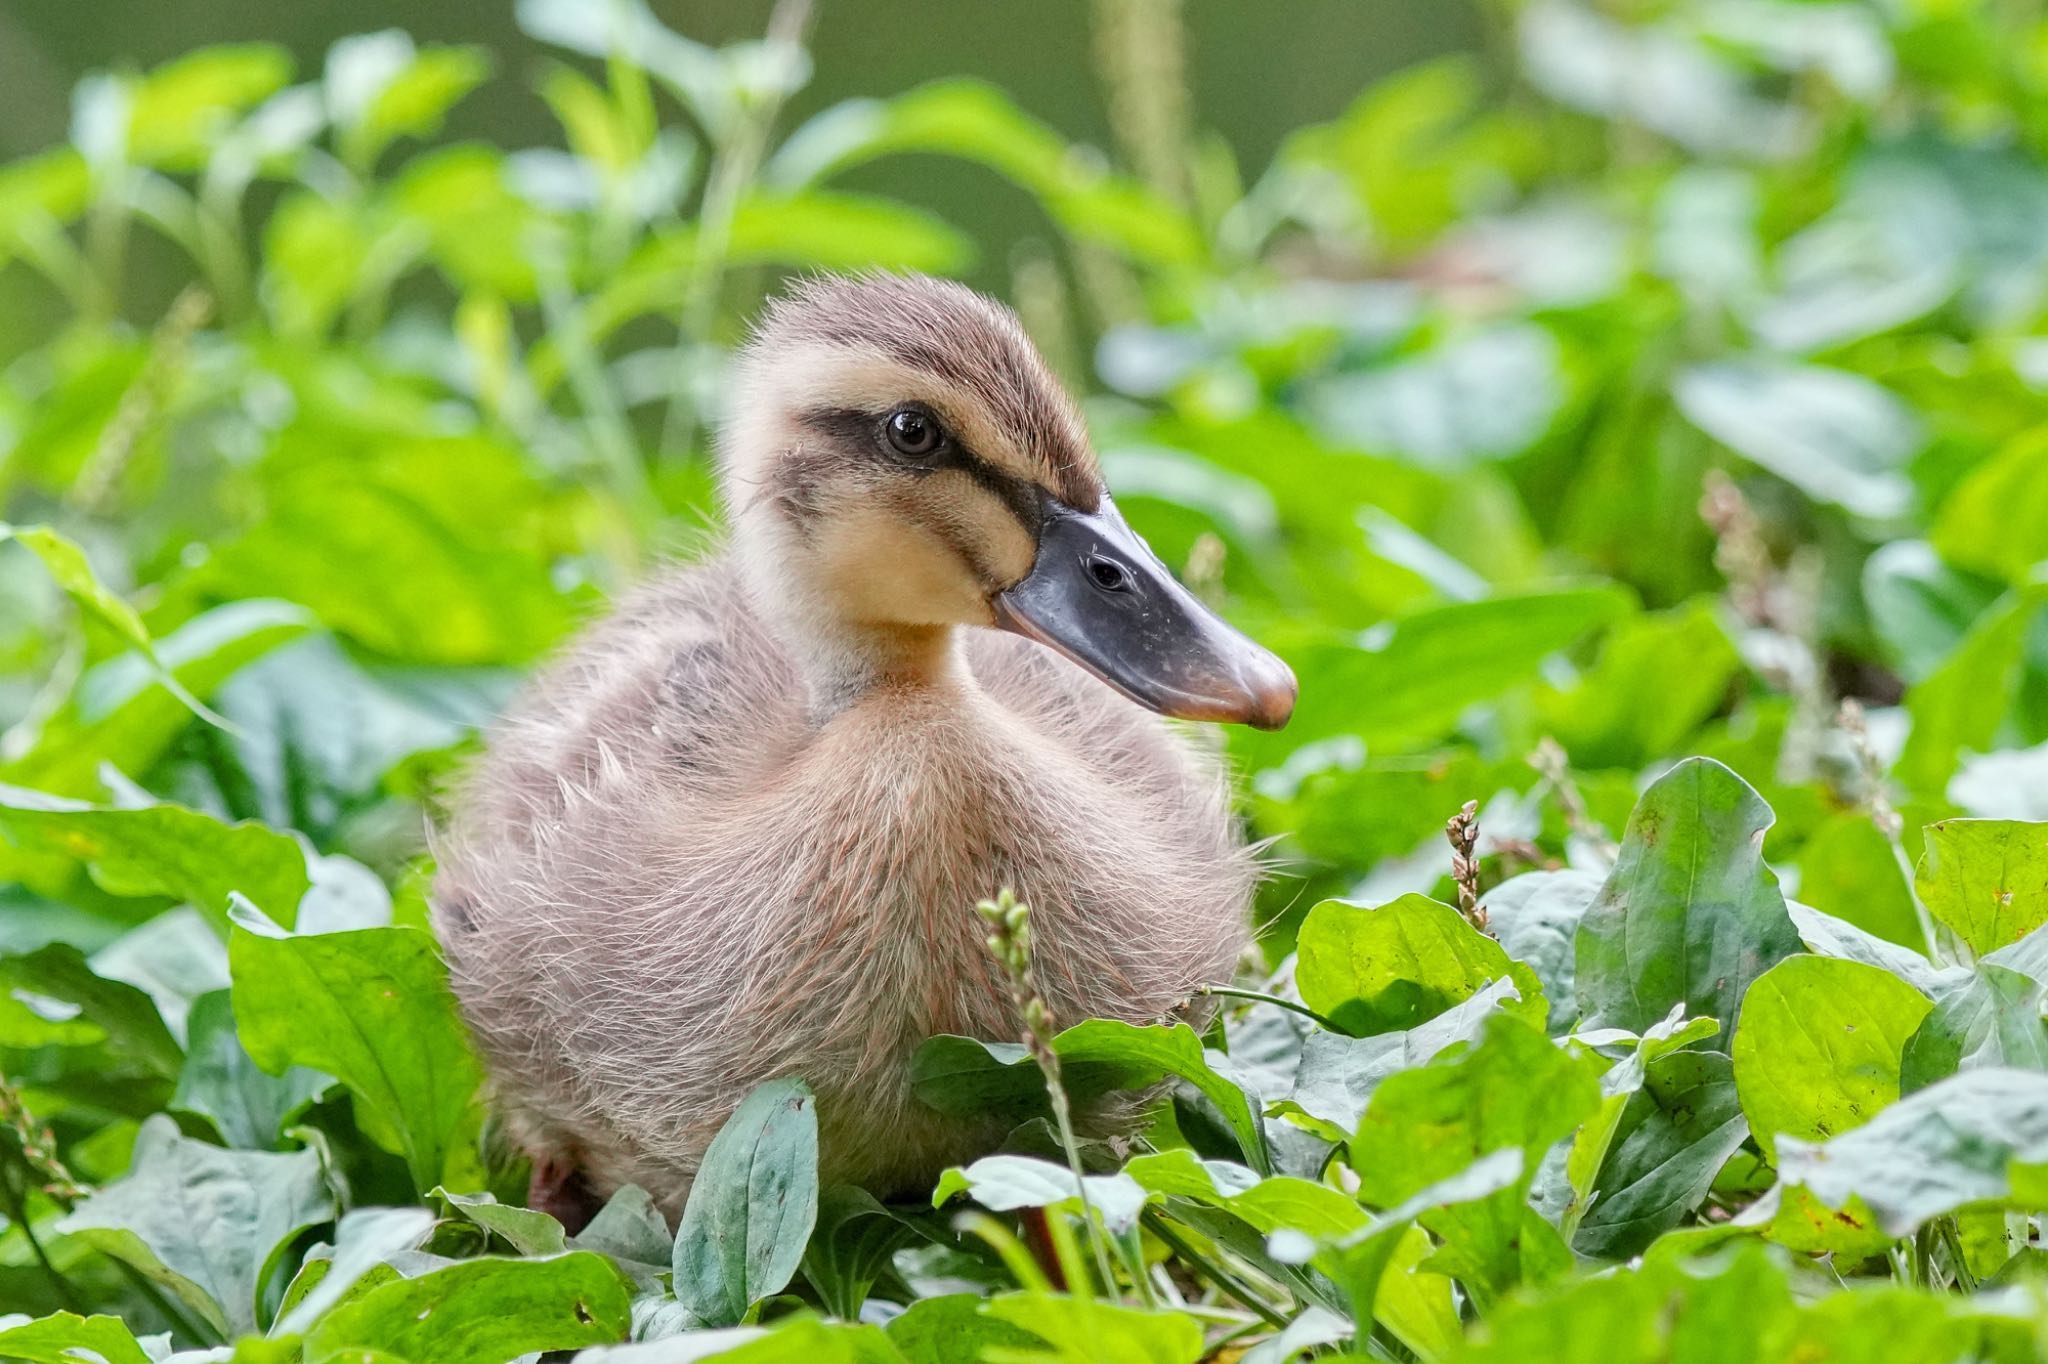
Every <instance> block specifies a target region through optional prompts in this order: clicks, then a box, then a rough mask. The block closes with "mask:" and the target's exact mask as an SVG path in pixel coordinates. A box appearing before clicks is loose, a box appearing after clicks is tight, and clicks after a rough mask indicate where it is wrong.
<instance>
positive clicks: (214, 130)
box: [128, 43, 292, 170]
mask: <svg viewBox="0 0 2048 1364" xmlns="http://www.w3.org/2000/svg"><path fill="white" fill-rule="evenodd" d="M291 74H292V59H291V54H290V53H288V52H286V51H285V49H283V48H282V47H278V46H275V45H273V44H269V43H242V44H235V45H230V46H221V47H203V48H200V49H199V50H197V51H195V52H190V53H187V54H186V55H184V56H182V57H179V58H177V59H176V60H174V61H170V62H166V63H165V64H164V65H162V66H159V67H158V68H156V70H154V71H152V72H150V73H149V74H148V75H147V76H144V77H143V78H142V79H141V80H140V81H138V82H137V83H136V85H135V88H134V91H133V93H132V95H131V97H130V102H129V106H128V154H129V156H130V157H132V158H133V159H134V160H135V162H136V163H137V164H139V165H144V166H160V167H163V168H164V169H167V170H196V169H197V168H198V167H199V166H201V165H202V164H204V162H205V159H206V156H207V153H208V152H209V151H210V150H211V149H212V148H213V147H214V146H215V145H216V144H217V143H218V141H219V139H220V135H221V133H222V131H223V130H224V129H225V127H226V126H227V123H228V121H229V120H230V119H231V118H232V117H233V115H234V114H235V113H236V112H237V111H239V110H242V109H246V108H248V107H250V106H251V105H253V104H256V103H257V102H258V101H260V100H262V99H264V98H266V97H268V96H269V95H271V94H274V93H275V92H276V91H278V90H279V89H281V88H282V87H283V86H284V83H285V82H286V81H288V80H290V79H291Z"/></svg>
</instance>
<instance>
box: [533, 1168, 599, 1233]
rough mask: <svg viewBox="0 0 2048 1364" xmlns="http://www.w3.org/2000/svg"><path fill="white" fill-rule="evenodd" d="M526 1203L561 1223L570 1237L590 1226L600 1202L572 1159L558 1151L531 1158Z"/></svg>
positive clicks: (588, 1181) (581, 1169)
mask: <svg viewBox="0 0 2048 1364" xmlns="http://www.w3.org/2000/svg"><path fill="white" fill-rule="evenodd" d="M526 1206H527V1207H529V1208H532V1209H533V1210H534V1211H535V1212H544V1213H546V1214H547V1215H548V1216H550V1217H552V1218H554V1219H555V1220H556V1221H557V1222H560V1223H561V1224H562V1230H563V1231H566V1232H568V1233H569V1234H570V1235H571V1236H574V1235H575V1234H576V1233H578V1232H580V1231H582V1230H583V1229H584V1228H585V1227H587V1226H589V1225H590V1219H591V1218H593V1217H595V1216H597V1210H598V1208H599V1207H600V1206H601V1201H600V1200H599V1198H598V1197H597V1194H596V1192H595V1191H594V1190H593V1189H592V1188H591V1187H590V1180H589V1179H588V1178H586V1177H585V1175H584V1173H583V1168H582V1166H580V1165H578V1164H577V1163H576V1159H575V1157H573V1156H570V1155H564V1154H562V1153H560V1152H549V1153H546V1154H541V1155H536V1156H534V1158H533V1177H532V1179H531V1180H530V1181H529V1182H528V1184H527V1186H526Z"/></svg>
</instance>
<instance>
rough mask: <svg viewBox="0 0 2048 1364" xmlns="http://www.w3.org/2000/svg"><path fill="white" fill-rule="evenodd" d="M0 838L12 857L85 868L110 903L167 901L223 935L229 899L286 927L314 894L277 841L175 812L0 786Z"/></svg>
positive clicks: (293, 848) (286, 846)
mask: <svg viewBox="0 0 2048 1364" xmlns="http://www.w3.org/2000/svg"><path fill="white" fill-rule="evenodd" d="M0 834H4V835H5V836H6V837H7V839H8V840H9V841H10V842H11V843H12V844H13V845H14V847H15V848H16V849H17V850H19V851H20V852H23V853H29V854H40V855H43V856H51V857H66V858H72V859H76V860H77V861H79V862H83V863H84V864H85V866H86V870H87V871H88V872H90V873H91V875H92V879H93V881H94V883H95V884H97V885H98V886H99V888H100V889H101V890H104V891H106V892H107V893H108V894H110V895H122V896H154V895H167V896H169V897H171V898H172V899H174V900H182V901H184V902H186V903H188V904H191V905H193V906H196V907H197V908H198V909H199V910H201V911H202V912H204V913H205V914H206V915H207V916H208V917H209V918H211V919H212V920H213V921H214V922H215V923H216V924H217V925H219V926H221V927H223V928H225V927H226V925H227V915H228V896H229V895H230V894H233V893H235V892H240V893H241V895H242V896H243V897H244V898H245V899H248V900H251V901H253V902H254V903H255V904H257V905H258V906H260V907H261V908H262V909H263V910H264V912H265V913H266V914H268V915H269V916H270V917H271V918H273V919H275V920H277V921H278V922H279V923H281V924H285V925H286V926H289V925H290V924H291V923H292V921H293V917H294V916H295V915H296V914H297V913H298V908H299V901H300V899H301V898H303V897H304V895H305V893H306V890H307V888H308V887H309V886H310V885H311V884H312V881H311V878H310V877H309V876H308V875H307V872H306V855H305V853H304V852H302V851H301V850H300V848H299V845H298V844H297V843H296V842H294V841H293V840H292V839H290V838H289V837H287V836H285V835H284V834H280V833H274V832H272V831H271V830H269V829H266V828H264V827H263V826H262V825H260V824H255V823H246V822H245V823H242V824H223V823H221V822H220V821H219V820H217V819H214V818H213V817H212V816H211V815H203V814H200V813H199V812H198V811H196V810H187V809H185V808H183V807H182V806H177V805H145V806H139V807H122V806H104V805H89V804H87V803H85V802H83V801H77V800H70V799H67V798H66V797H63V796H54V795H50V794H48V793H47V792H43V791H31V790H29V789H27V788H25V787H18V786H0Z"/></svg>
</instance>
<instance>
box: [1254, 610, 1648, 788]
mask: <svg viewBox="0 0 2048 1364" xmlns="http://www.w3.org/2000/svg"><path fill="white" fill-rule="evenodd" d="M1628 610H1629V597H1628V594H1627V593H1626V592H1624V591H1622V590H1621V589H1620V588H1616V587H1607V586H1594V587H1566V588H1558V589H1554V590H1549V591H1531V592H1520V593H1507V594H1503V595H1501V596H1497V597H1491V598H1488V599H1487V600H1485V601H1476V602H1455V603H1452V604H1450V605H1448V606H1435V607H1428V608H1425V609H1423V610H1420V611H1416V612H1413V613H1411V614H1409V615H1406V616H1403V617H1400V618H1398V619H1395V620H1392V621H1388V622H1385V623H1384V624H1382V625H1379V626H1375V627H1374V628H1373V629H1371V630H1368V631H1367V632H1366V633H1365V634H1364V635H1363V636H1361V637H1360V638H1359V639H1358V640H1357V641H1356V642H1344V643H1329V644H1320V645H1315V646H1313V647H1310V648H1307V649H1302V650H1295V651H1292V652H1291V653H1290V655H1289V658H1288V661H1289V662H1290V663H1292V664H1293V665H1294V670H1295V673H1296V675H1297V676H1299V677H1300V679H1301V683H1302V688H1301V702H1300V704H1299V705H1298V706H1297V707H1296V708H1295V712H1294V718H1293V719H1292V720H1291V721H1289V723H1288V727H1287V729H1286V730H1285V731H1284V732H1283V734H1282V735H1278V736H1273V737H1270V738H1267V739H1263V740H1261V741H1260V743H1261V745H1262V746H1263V747H1262V749H1261V751H1265V750H1266V749H1273V750H1280V749H1285V750H1292V749H1295V748H1299V747H1300V746H1301V745H1302V744H1305V743H1307V742H1309V741H1310V740H1312V739H1322V738H1327V737H1329V736H1331V735H1335V734H1356V735H1359V736H1360V737H1362V738H1364V739H1365V740H1366V741H1367V742H1368V743H1378V742H1385V743H1387V744H1396V743H1404V742H1413V741H1416V740H1427V739H1433V738H1435V737H1437V736H1438V735H1440V734H1443V733H1445V732H1446V731H1448V730H1449V729H1450V728H1451V726H1452V725H1453V724H1454V723H1455V722H1456V720H1457V718H1458V716H1459V715H1461V714H1462V713H1463V712H1464V711H1465V710H1466V708H1467V707H1469V706H1472V705H1473V704H1475V703H1477V702H1480V701H1485V700H1490V699H1492V698H1494V697H1496V696H1498V695H1500V694H1501V693H1502V692H1503V691H1506V690H1508V689H1509V688H1511V687H1513V686H1514V685H1515V684H1517V683H1519V682H1523V681H1526V680H1527V679H1529V678H1531V677H1533V676H1534V675H1535V673H1536V669H1537V666H1538V665H1539V664H1540V663H1542V661H1543V660H1544V659H1545V658H1547V657H1549V656H1550V655H1551V654H1554V653H1556V652H1557V651H1558V650H1560V649H1563V648H1565V647H1566V646H1567V645H1570V644H1571V643H1572V642H1573V641H1575V640H1577V639H1578V638H1579V637H1580V636H1582V635H1584V634H1585V633H1586V632H1587V631H1589V630H1591V629H1593V628H1594V627H1596V626H1599V625H1603V624H1605V623H1607V622H1609V621H1611V620H1614V619H1617V618H1618V617H1620V616H1623V615H1625V614H1626V613H1627V612H1628ZM1283 741H1284V742H1283ZM1456 812H1457V810H1456V806H1455V805H1453V806H1452V808H1451V809H1449V810H1446V811H1445V812H1444V817H1445V818H1446V819H1448V818H1449V817H1450V816H1451V815H1452V814H1455V813H1456Z"/></svg>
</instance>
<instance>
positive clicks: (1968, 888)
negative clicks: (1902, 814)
mask: <svg viewBox="0 0 2048 1364" xmlns="http://www.w3.org/2000/svg"><path fill="white" fill-rule="evenodd" d="M1915 882H1916V884H1917V885H1918V886H1919V888H1920V898H1921V900H1922V901H1923V902H1925V904H1926V905H1927V912H1928V913H1930V914H1932V915H1933V916H1934V917H1935V919H1936V920H1938V921H1939V922H1941V923H1942V924H1944V925H1946V926H1947V927H1949V928H1950V929H1952V930H1954V932H1955V934H1956V936H1957V937H1959V938H1961V939H1962V940H1963V941H1964V942H1966V943H1968V944H1969V946H1970V950H1971V951H1972V952H1975V953H1977V954H1978V955H1979V956H1982V955H1983V954H1984V953H1986V952H1991V951H1995V950H1997V949H1998V948H2001V947H2004V946H2006V945H2007V944H2009V943H2014V942H2018V941H2019V940H2020V939H2021V938H2023V937H2025V936H2026V935H2027V934H2029V933H2031V932H2033V931H2034V930H2035V929H2037V928H2039V927H2040V926H2041V925H2042V924H2044V923H2048V823H2028V822H2025V821H2022V820H1998V819H1945V820H1943V821H1941V822H1940V823H1939V824H1930V825H1928V826H1927V846H1926V850H1925V851H1924V852H1923V853H1921V855H1920V866H1919V870H1918V874H1917V875H1916V877H1915Z"/></svg>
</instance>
